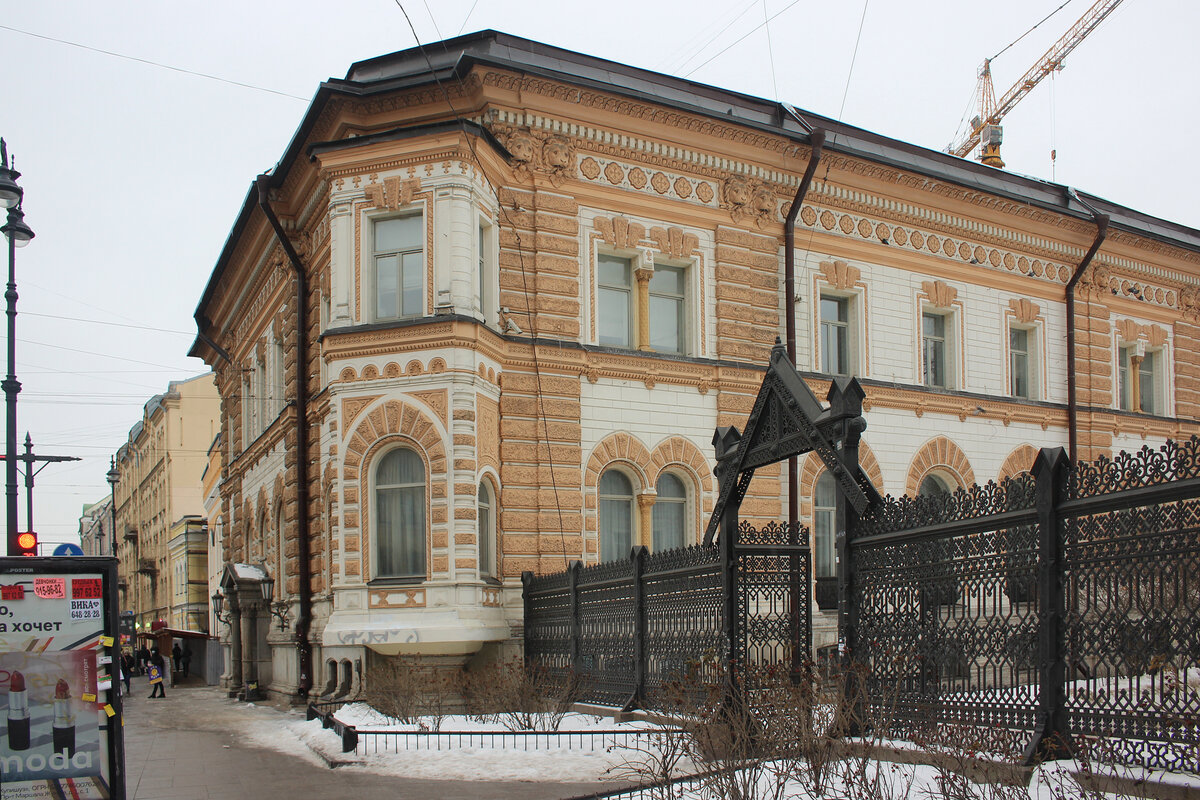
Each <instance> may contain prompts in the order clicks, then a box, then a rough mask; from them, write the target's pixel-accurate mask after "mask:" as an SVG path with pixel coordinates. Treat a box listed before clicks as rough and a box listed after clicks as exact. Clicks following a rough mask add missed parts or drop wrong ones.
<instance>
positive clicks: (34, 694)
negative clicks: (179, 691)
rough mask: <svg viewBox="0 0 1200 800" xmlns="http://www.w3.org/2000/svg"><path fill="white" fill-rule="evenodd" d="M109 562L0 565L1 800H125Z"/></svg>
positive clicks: (112, 565)
mask: <svg viewBox="0 0 1200 800" xmlns="http://www.w3.org/2000/svg"><path fill="white" fill-rule="evenodd" d="M118 636H119V629H118V609H117V561H116V559H114V558H83V557H80V558H74V557H50V558H0V800H43V798H45V799H46V800H50V798H80V800H109V799H110V798H112V799H113V800H124V798H125V796H126V795H125V754H124V749H123V739H122V715H121V698H120V694H119V690H118V689H119V681H118V678H119V673H118V672H117V661H118V659H119V656H120V649H119V645H118Z"/></svg>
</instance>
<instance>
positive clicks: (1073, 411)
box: [1066, 188, 1108, 464]
mask: <svg viewBox="0 0 1200 800" xmlns="http://www.w3.org/2000/svg"><path fill="white" fill-rule="evenodd" d="M1067 191H1068V192H1070V194H1071V197H1073V198H1075V199H1076V200H1078V201H1079V203H1080V204H1081V205H1082V206H1083V207H1084V208H1086V209H1087V210H1088V211H1089V212H1091V215H1092V219H1093V220H1094V221H1095V223H1096V238H1095V239H1093V240H1092V246H1091V247H1089V248H1088V251H1087V253H1086V254H1085V255H1084V257H1083V261H1081V262H1079V266H1078V267H1076V268H1075V273H1074V274H1073V275H1071V280H1069V281H1067V290H1066V291H1067V297H1066V300H1067V450H1068V452H1069V453H1070V455H1071V463H1072V464H1075V463H1076V462H1078V461H1079V403H1078V399H1077V397H1076V379H1075V285H1076V284H1078V283H1079V279H1080V278H1082V277H1083V273H1084V271H1085V270H1086V269H1087V268H1088V265H1089V264H1091V263H1092V259H1093V258H1094V257H1095V256H1096V253H1097V251H1099V250H1100V245H1101V244H1103V243H1104V237H1105V236H1107V235H1108V215H1107V214H1101V213H1100V212H1099V211H1097V210H1096V209H1094V208H1092V207H1091V206H1090V205H1088V204H1087V203H1085V202H1084V201H1083V198H1081V197H1080V196H1079V195H1078V194H1076V193H1075V190H1074V189H1070V188H1068V189H1067Z"/></svg>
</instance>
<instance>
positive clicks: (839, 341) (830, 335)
mask: <svg viewBox="0 0 1200 800" xmlns="http://www.w3.org/2000/svg"><path fill="white" fill-rule="evenodd" d="M821 371H822V372H824V373H826V374H828V375H849V374H850V372H851V366H850V300H849V298H846V297H828V296H826V295H821Z"/></svg>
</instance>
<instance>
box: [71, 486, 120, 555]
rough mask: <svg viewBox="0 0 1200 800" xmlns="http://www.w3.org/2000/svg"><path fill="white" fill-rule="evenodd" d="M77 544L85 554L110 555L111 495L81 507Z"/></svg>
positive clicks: (111, 546)
mask: <svg viewBox="0 0 1200 800" xmlns="http://www.w3.org/2000/svg"><path fill="white" fill-rule="evenodd" d="M79 546H80V547H81V548H82V549H83V554H84V555H85V556H111V555H112V554H113V549H112V548H113V537H112V496H111V495H109V496H108V497H106V498H104V499H103V500H101V501H100V502H98V503H92V504H91V505H86V506H84V507H83V514H81V515H80V517H79Z"/></svg>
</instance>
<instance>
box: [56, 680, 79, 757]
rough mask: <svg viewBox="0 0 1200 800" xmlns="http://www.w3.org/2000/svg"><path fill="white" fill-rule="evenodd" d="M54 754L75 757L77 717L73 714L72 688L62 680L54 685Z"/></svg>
mask: <svg viewBox="0 0 1200 800" xmlns="http://www.w3.org/2000/svg"><path fill="white" fill-rule="evenodd" d="M53 733H54V752H56V753H66V754H67V758H70V757H71V756H73V755H75V715H74V714H72V713H71V687H70V686H68V685H67V682H66V681H65V680H63V679H62V678H59V679H58V683H56V684H55V685H54V726H53Z"/></svg>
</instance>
